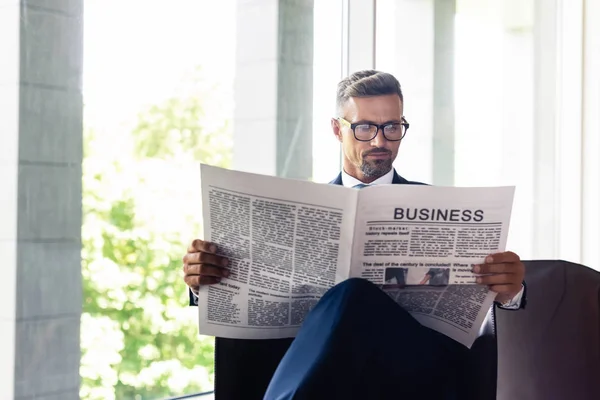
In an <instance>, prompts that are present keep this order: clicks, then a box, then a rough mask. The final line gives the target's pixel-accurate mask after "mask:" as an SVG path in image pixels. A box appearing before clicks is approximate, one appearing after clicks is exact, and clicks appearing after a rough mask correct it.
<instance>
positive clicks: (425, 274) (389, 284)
mask: <svg viewBox="0 0 600 400" xmlns="http://www.w3.org/2000/svg"><path fill="white" fill-rule="evenodd" d="M449 282H450V268H422V267H392V268H386V269H385V273H384V284H383V286H384V289H393V288H400V287H404V286H415V285H429V286H446V285H448V284H449Z"/></svg>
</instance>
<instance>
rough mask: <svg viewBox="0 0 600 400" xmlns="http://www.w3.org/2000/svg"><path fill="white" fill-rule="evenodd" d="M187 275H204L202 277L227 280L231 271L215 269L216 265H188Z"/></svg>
mask: <svg viewBox="0 0 600 400" xmlns="http://www.w3.org/2000/svg"><path fill="white" fill-rule="evenodd" d="M185 274H186V275H190V276H193V275H202V276H214V277H218V278H227V277H228V276H229V275H230V272H229V270H226V269H224V268H221V267H215V266H214V265H208V264H191V265H188V267H187V269H186V272H185Z"/></svg>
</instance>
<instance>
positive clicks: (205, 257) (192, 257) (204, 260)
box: [183, 252, 229, 267]
mask: <svg viewBox="0 0 600 400" xmlns="http://www.w3.org/2000/svg"><path fill="white" fill-rule="evenodd" d="M183 262H184V263H185V264H212V265H216V266H219V267H226V266H228V265H229V260H228V259H227V258H225V257H223V256H218V255H216V254H210V253H204V252H199V253H187V254H186V255H185V257H183Z"/></svg>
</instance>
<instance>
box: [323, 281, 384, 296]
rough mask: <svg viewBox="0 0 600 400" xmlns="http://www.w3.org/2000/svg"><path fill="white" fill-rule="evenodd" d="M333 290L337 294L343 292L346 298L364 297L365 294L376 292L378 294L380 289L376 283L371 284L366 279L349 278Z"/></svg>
mask: <svg viewBox="0 0 600 400" xmlns="http://www.w3.org/2000/svg"><path fill="white" fill-rule="evenodd" d="M332 290H334V291H337V292H343V293H344V294H346V296H353V295H359V296H364V294H365V293H369V292H374V291H377V292H378V291H379V290H380V289H379V287H377V286H376V285H375V284H374V283H371V282H370V281H368V280H366V279H363V278H349V279H346V280H345V281H343V282H340V283H338V284H337V285H336V286H334V287H333V288H332Z"/></svg>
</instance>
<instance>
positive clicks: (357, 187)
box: [352, 183, 369, 189]
mask: <svg viewBox="0 0 600 400" xmlns="http://www.w3.org/2000/svg"><path fill="white" fill-rule="evenodd" d="M366 186H369V185H365V184H364V183H359V184H358V185H354V186H352V188H353V189H362V188H364V187H366Z"/></svg>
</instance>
